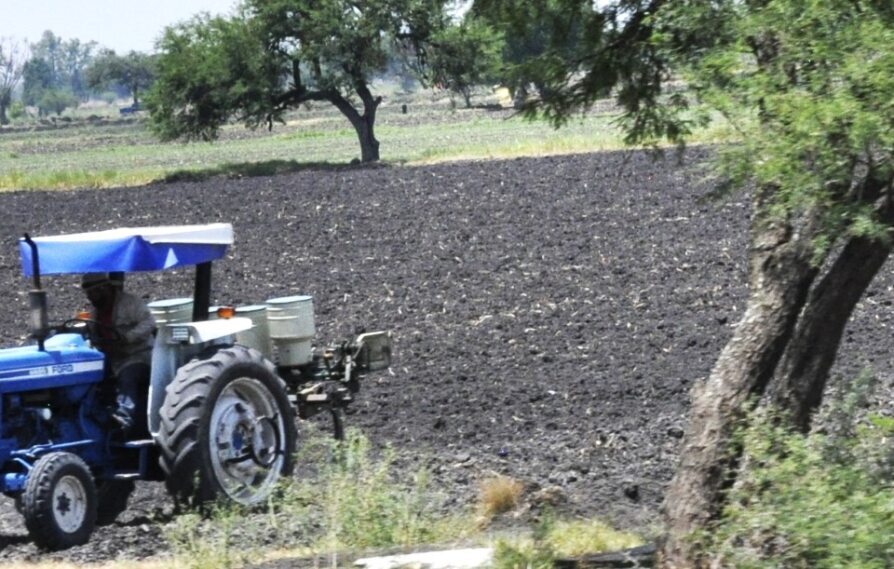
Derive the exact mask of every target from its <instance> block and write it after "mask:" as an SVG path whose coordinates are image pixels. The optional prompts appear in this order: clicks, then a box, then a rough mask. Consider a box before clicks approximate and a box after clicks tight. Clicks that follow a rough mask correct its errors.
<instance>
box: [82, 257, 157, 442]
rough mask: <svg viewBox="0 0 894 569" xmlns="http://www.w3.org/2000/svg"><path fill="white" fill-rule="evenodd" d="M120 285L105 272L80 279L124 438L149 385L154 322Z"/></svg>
mask: <svg viewBox="0 0 894 569" xmlns="http://www.w3.org/2000/svg"><path fill="white" fill-rule="evenodd" d="M123 285H124V283H123V282H121V281H120V280H114V279H112V278H111V277H110V276H109V275H108V273H88V274H86V275H84V277H83V278H82V280H81V286H82V288H83V289H84V293H85V294H86V295H87V299H88V300H90V304H92V305H93V310H91V311H90V318H91V320H94V321H95V322H96V323H97V326H96V332H95V336H96V338H95V341H96V342H97V347H98V348H99V349H100V350H101V351H102V352H103V353H104V354H105V356H106V361H107V362H108V364H109V370H110V371H111V373H112V375H113V377H115V378H116V383H115V387H116V389H117V396H116V399H115V403H116V408H115V410H114V411H113V412H112V418H113V419H114V420H115V422H117V423H118V424H119V425H120V426H121V429H122V431H123V432H124V434H125V435H127V434H129V433H130V431H131V430H132V429H133V427H134V424H135V412H136V410H137V408H138V402H139V401H142V400H143V399H145V396H146V391H147V388H148V387H147V386H148V384H149V363H150V362H151V359H152V344H153V334H154V332H155V320H154V319H153V318H152V314H151V313H150V312H149V309H148V308H146V305H145V304H144V303H143V301H142V300H140V299H139V298H137V297H136V296H134V295H132V294H130V293H128V292H125V291H124V288H123Z"/></svg>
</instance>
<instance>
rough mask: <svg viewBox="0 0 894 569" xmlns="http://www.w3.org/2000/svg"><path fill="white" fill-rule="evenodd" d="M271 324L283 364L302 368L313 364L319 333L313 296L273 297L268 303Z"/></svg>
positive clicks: (274, 341)
mask: <svg viewBox="0 0 894 569" xmlns="http://www.w3.org/2000/svg"><path fill="white" fill-rule="evenodd" d="M267 323H268V325H269V337H270V339H271V340H273V345H274V346H275V347H276V353H277V363H279V365H281V366H286V367H290V366H300V365H304V364H306V363H308V362H310V361H311V358H312V357H313V339H314V336H315V335H316V333H317V330H316V325H315V323H314V304H313V297H310V296H284V297H281V298H271V299H270V300H268V301H267Z"/></svg>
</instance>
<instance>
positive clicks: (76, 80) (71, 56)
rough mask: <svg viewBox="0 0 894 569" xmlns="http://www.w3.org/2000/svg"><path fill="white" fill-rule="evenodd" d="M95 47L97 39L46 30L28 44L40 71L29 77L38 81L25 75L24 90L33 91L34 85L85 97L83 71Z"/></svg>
mask: <svg viewBox="0 0 894 569" xmlns="http://www.w3.org/2000/svg"><path fill="white" fill-rule="evenodd" d="M96 48H97V43H96V42H92V41H91V42H86V43H82V42H81V40H79V39H77V38H74V39H70V40H64V39H63V38H61V37H60V36H57V35H56V34H54V33H53V32H52V31H50V30H46V31H45V32H44V33H43V35H42V36H41V38H40V40H38V42H37V43H35V44H32V45H31V55H32V61H39V62H40V64H38V65H39V66H40V69H39V74H35V75H32V76H31V79H39V81H38V84H29V83H30V82H29V80H28V78H27V77H26V80H25V83H26V84H25V90H26V92H29V93H32V94H34V93H35V89H37V90H43V89H61V90H67V91H69V92H71V93H73V94H74V95H75V96H76V97H78V98H84V97H86V96H87V95H88V90H87V85H86V81H85V77H84V73H85V69H86V68H87V67H88V66H89V65H90V62H91V60H92V59H93V56H94V52H95V51H96ZM33 71H38V70H33ZM36 96H37V97H39V95H36ZM29 104H33V103H30V102H29Z"/></svg>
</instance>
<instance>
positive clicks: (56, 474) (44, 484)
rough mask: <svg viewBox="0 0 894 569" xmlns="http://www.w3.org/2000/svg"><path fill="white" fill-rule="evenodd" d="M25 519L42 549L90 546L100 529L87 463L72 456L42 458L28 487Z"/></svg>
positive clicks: (53, 454)
mask: <svg viewBox="0 0 894 569" xmlns="http://www.w3.org/2000/svg"><path fill="white" fill-rule="evenodd" d="M22 515H24V516H25V527H27V528H28V532H29V533H30V534H31V537H32V538H33V539H34V541H35V543H37V545H38V546H39V547H42V548H44V549H67V548H69V547H72V546H75V545H81V544H84V543H87V540H89V539H90V534H92V533H93V528H94V526H95V525H96V487H95V485H94V483H93V475H92V474H91V473H90V469H89V468H88V467H87V465H86V464H85V463H84V461H83V460H81V459H80V457H78V456H77V455H74V454H72V453H70V452H52V453H50V454H46V455H44V456H42V457H40V458H39V459H38V460H37V462H35V463H34V467H33V468H32V469H31V472H30V473H29V474H28V480H27V482H26V483H25V490H24V492H23V493H22Z"/></svg>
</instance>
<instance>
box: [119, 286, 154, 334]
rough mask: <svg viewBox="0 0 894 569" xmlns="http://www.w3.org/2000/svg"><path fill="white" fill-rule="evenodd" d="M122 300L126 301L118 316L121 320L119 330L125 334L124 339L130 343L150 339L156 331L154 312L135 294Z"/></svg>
mask: <svg viewBox="0 0 894 569" xmlns="http://www.w3.org/2000/svg"><path fill="white" fill-rule="evenodd" d="M122 300H123V301H124V302H122V306H120V307H119V309H118V310H119V312H118V317H119V318H120V320H121V322H120V324H119V332H121V335H122V336H124V340H125V341H126V342H127V343H128V344H135V343H138V342H141V341H144V340H147V339H149V337H150V336H152V332H153V331H155V319H154V318H152V313H150V312H149V309H148V308H146V305H145V304H143V302H142V301H141V300H140V299H138V298H137V297H135V296H128V297H126V299H122Z"/></svg>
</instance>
